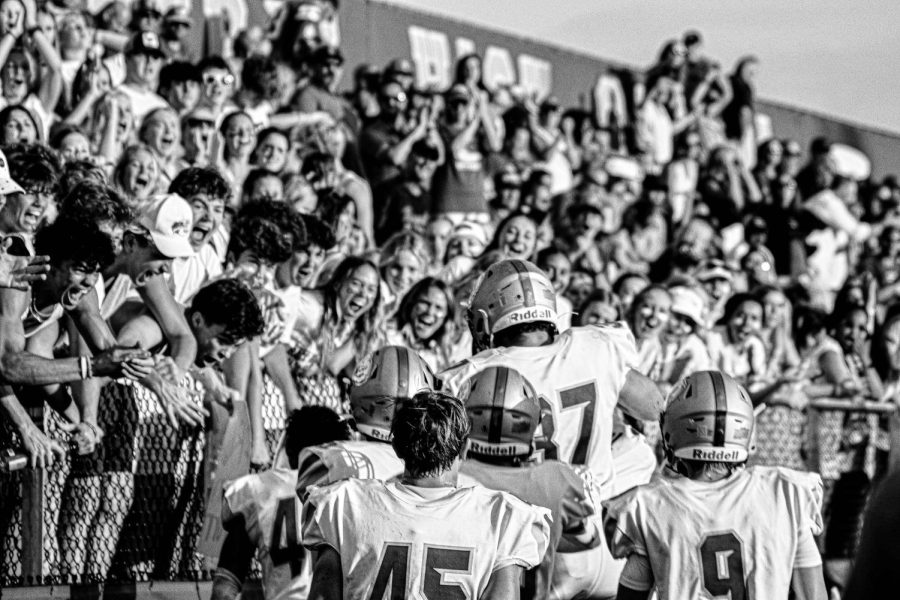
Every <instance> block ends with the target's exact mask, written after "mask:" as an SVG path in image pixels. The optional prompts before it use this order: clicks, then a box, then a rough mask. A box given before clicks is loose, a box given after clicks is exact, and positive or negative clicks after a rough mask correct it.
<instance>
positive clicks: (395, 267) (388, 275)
mask: <svg viewBox="0 0 900 600" xmlns="http://www.w3.org/2000/svg"><path fill="white" fill-rule="evenodd" d="M424 267H425V266H424V265H423V264H422V263H421V262H419V259H418V258H416V255H415V254H413V253H412V252H411V251H409V250H401V251H400V252H398V253H397V255H396V256H394V259H393V260H392V261H391V263H390V264H389V265H388V266H387V267H386V268H385V271H384V280H385V281H386V282H387V284H388V287H389V288H390V289H391V291H392V292H394V294H396V295H397V296H402V295H403V294H405V293H406V292H407V291H408V290H409V288H411V287H412V286H413V284H414V283H415V282H416V281H418V280H419V279H420V278H421V277H422V271H423V270H424Z"/></svg>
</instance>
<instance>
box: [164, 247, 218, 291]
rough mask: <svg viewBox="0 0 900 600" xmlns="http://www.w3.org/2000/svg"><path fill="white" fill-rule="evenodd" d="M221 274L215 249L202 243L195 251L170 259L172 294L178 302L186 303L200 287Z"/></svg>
mask: <svg viewBox="0 0 900 600" xmlns="http://www.w3.org/2000/svg"><path fill="white" fill-rule="evenodd" d="M221 275H222V262H221V261H220V260H219V257H218V255H217V254H216V251H215V249H214V248H213V247H212V246H211V245H209V244H203V247H202V248H200V250H198V251H197V252H195V253H194V254H192V255H191V256H187V257H185V258H176V259H175V260H173V261H172V286H173V289H174V292H173V295H174V296H175V300H176V301H177V302H178V303H179V304H184V305H187V304H189V303H190V300H191V298H193V297H194V294H196V293H197V292H198V291H199V290H200V288H201V287H203V286H204V285H205V284H206V283H208V282H210V281H212V280H213V279H215V278H216V277H219V276H221Z"/></svg>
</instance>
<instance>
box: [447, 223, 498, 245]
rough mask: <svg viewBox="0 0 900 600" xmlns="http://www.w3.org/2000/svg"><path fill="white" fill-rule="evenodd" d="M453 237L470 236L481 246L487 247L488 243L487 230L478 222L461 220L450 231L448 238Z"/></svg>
mask: <svg viewBox="0 0 900 600" xmlns="http://www.w3.org/2000/svg"><path fill="white" fill-rule="evenodd" d="M453 238H472V239H473V240H475V241H476V242H479V243H480V244H481V247H482V248H485V247H487V245H488V243H490V240H489V239H488V234H487V230H485V228H484V227H483V226H482V225H480V224H479V223H472V222H470V221H463V222H462V223H460V224H459V225H457V226H456V227H454V228H453V231H452V232H451V233H450V238H449V239H453Z"/></svg>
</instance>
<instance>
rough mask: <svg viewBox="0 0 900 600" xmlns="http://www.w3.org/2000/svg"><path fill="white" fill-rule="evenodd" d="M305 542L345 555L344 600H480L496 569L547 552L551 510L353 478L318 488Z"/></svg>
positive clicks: (494, 495)
mask: <svg viewBox="0 0 900 600" xmlns="http://www.w3.org/2000/svg"><path fill="white" fill-rule="evenodd" d="M303 518H304V522H303V544H304V545H305V546H306V547H307V548H309V549H310V550H315V549H317V548H320V547H322V546H328V547H331V548H334V549H335V550H336V551H337V552H338V554H340V556H341V568H342V570H343V595H344V597H345V598H366V599H375V600H384V599H385V598H419V599H423V600H425V599H428V598H473V599H474V598H479V597H480V596H481V594H482V593H483V592H484V590H485V588H486V587H487V584H488V582H489V580H490V577H491V575H492V574H493V573H494V571H496V570H498V569H502V568H504V567H508V566H511V565H518V566H521V567H523V568H525V569H530V568H532V567H535V566H536V565H538V564H540V562H541V559H542V558H543V556H544V554H545V553H546V551H547V544H548V541H549V535H550V511H548V510H547V509H545V508H540V507H536V506H531V505H530V504H526V503H524V502H522V501H521V500H519V499H517V498H515V497H514V496H512V495H511V494H507V493H504V492H497V491H492V490H488V489H485V488H483V487H462V488H420V487H413V486H407V485H404V484H402V483H399V482H392V483H384V482H382V481H377V480H360V479H348V480H346V481H342V482H340V483H336V484H333V485H331V486H328V487H325V488H319V487H314V488H312V489H311V490H310V493H309V497H308V498H307V501H306V504H305V505H304V509H303Z"/></svg>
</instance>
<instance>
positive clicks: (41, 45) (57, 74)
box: [22, 0, 63, 114]
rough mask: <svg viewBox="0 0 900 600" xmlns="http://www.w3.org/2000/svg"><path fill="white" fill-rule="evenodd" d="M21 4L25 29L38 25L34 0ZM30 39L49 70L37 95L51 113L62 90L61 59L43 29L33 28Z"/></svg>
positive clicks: (26, 0) (25, 0)
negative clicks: (23, 7)
mask: <svg viewBox="0 0 900 600" xmlns="http://www.w3.org/2000/svg"><path fill="white" fill-rule="evenodd" d="M22 4H23V5H24V6H25V29H26V30H32V29H34V28H35V27H37V25H38V22H37V7H36V6H35V3H34V0H24V1H23V2H22ZM31 41H32V42H33V43H34V46H35V48H36V49H37V52H38V54H39V55H40V57H41V58H43V59H44V63H46V65H47V69H48V70H49V75H50V76H49V77H41V79H42V81H41V90H40V94H39V95H40V99H41V104H43V105H44V110H46V111H47V112H48V113H51V114H52V113H53V111H54V109H55V108H56V103H57V102H58V101H59V96H60V95H61V94H62V90H63V78H62V60H60V58H59V54H58V53H57V52H56V48H54V47H53V44H52V43H51V42H50V40H48V39H47V36H46V35H44V32H43V30H41V29H34V32H33V33H32V34H31Z"/></svg>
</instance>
